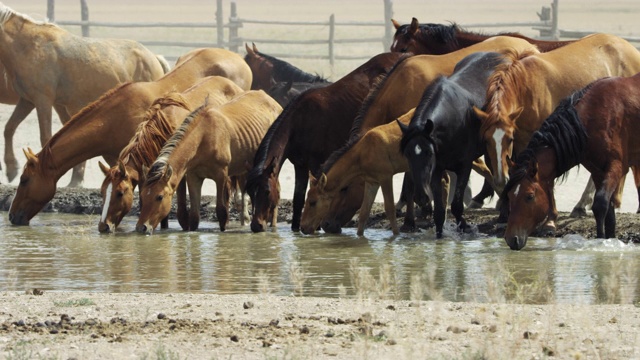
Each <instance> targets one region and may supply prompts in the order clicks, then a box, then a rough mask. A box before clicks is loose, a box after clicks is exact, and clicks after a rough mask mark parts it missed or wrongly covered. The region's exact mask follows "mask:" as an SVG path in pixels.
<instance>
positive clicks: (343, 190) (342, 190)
mask: <svg viewBox="0 0 640 360" xmlns="http://www.w3.org/2000/svg"><path fill="white" fill-rule="evenodd" d="M347 190H349V187H348V186H345V187H343V188H342V189H340V192H342V193H344V192H347Z"/></svg>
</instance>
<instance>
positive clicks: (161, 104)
mask: <svg viewBox="0 0 640 360" xmlns="http://www.w3.org/2000/svg"><path fill="white" fill-rule="evenodd" d="M242 92H244V90H243V89H242V88H240V87H239V86H238V85H236V84H235V83H234V82H232V81H231V80H229V79H227V78H223V77H221V76H208V77H206V78H203V79H202V80H200V81H198V82H197V83H196V84H194V85H193V86H192V87H190V88H189V89H187V90H185V91H184V92H182V93H177V92H172V93H168V94H167V95H165V96H163V97H160V98H158V99H156V100H155V101H154V102H153V104H152V105H151V106H150V107H149V109H148V110H147V112H146V113H145V115H144V120H143V121H142V122H141V123H140V125H138V129H137V131H136V134H135V135H134V136H133V138H131V141H130V142H129V144H128V145H127V146H126V147H125V148H124V149H123V150H122V152H120V156H119V157H118V162H117V164H116V165H114V166H113V167H111V168H108V167H106V166H105V165H103V164H102V162H100V168H101V170H102V172H103V173H104V174H105V179H104V181H103V182H102V187H101V193H102V203H103V209H102V216H101V218H100V222H99V224H98V230H99V231H100V232H101V233H108V232H113V231H115V229H116V227H117V226H118V225H119V224H120V222H121V221H122V218H123V217H124V216H125V215H126V214H128V213H129V211H131V206H132V205H133V192H134V190H135V188H136V186H137V185H138V183H139V182H140V174H141V173H142V167H143V166H147V167H148V166H151V163H152V162H153V161H154V160H155V159H156V158H157V157H158V154H159V153H160V149H162V146H163V145H164V143H165V142H166V141H167V139H169V137H171V135H173V132H174V131H175V129H176V128H177V127H178V125H180V123H181V122H182V121H183V120H184V118H185V117H186V116H187V115H189V113H190V112H191V111H192V108H195V107H196V106H195V105H199V104H201V103H203V102H204V100H205V98H206V99H207V101H208V103H209V104H210V105H212V106H216V105H221V104H224V103H226V102H227V101H229V100H231V99H232V98H233V97H235V96H237V95H238V94H240V93H242ZM178 198H179V199H180V200H184V194H179V196H178ZM180 203H181V202H180V201H179V204H180ZM178 209H179V210H181V207H180V206H179V207H178ZM179 213H180V211H179ZM180 215H183V214H182V213H180ZM178 221H179V222H180V224H181V225H183V224H185V225H184V227H185V228H186V221H185V219H184V218H183V217H182V216H178ZM162 227H163V228H166V227H167V223H166V219H164V220H163V222H162Z"/></svg>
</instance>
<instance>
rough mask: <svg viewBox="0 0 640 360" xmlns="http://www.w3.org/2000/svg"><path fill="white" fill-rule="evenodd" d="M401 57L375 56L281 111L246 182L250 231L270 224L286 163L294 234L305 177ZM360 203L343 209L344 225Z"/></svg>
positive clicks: (337, 144)
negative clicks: (290, 168) (291, 186)
mask: <svg viewBox="0 0 640 360" xmlns="http://www.w3.org/2000/svg"><path fill="white" fill-rule="evenodd" d="M406 56H407V55H403V54H399V53H384V54H379V55H376V56H374V57H373V58H371V59H370V60H369V61H367V62H366V63H364V64H363V65H361V66H359V67H358V68H357V69H355V70H353V71H352V72H351V73H349V74H347V75H345V76H344V77H343V78H342V79H340V80H338V81H336V82H334V83H332V84H330V85H327V86H325V87H322V88H315V89H311V90H308V91H306V92H304V93H302V94H301V95H300V96H298V97H296V98H295V99H294V100H293V101H292V102H290V103H289V104H288V105H287V106H286V107H285V109H284V110H283V112H282V114H281V115H280V116H279V117H278V119H277V120H276V121H275V122H274V124H273V125H272V126H271V128H269V131H268V132H267V134H266V135H265V137H264V140H263V141H262V143H261V144H260V148H259V149H258V152H257V153H256V158H255V161H254V167H253V169H252V170H251V171H250V172H249V175H248V178H247V192H248V193H249V196H250V197H251V202H252V206H253V216H252V220H251V230H252V231H254V232H259V231H264V230H265V227H266V222H267V221H270V220H271V219H273V215H274V210H275V209H276V208H277V206H278V202H279V200H280V190H279V185H278V175H279V174H280V169H281V166H282V164H283V163H284V161H285V160H287V159H288V160H289V161H290V162H291V163H292V164H293V166H294V168H295V189H294V194H293V219H292V222H291V228H292V229H293V230H294V231H298V229H299V228H300V215H301V213H302V207H303V205H304V197H305V192H306V190H307V184H308V182H309V171H310V170H311V171H312V172H316V171H318V170H319V169H320V164H322V163H323V162H324V161H325V160H326V159H327V157H328V156H329V155H330V154H331V152H332V151H333V150H335V149H337V148H339V147H340V146H342V144H344V143H345V142H346V141H347V137H348V133H349V129H350V128H351V125H352V123H353V119H354V118H355V117H356V115H357V113H358V109H359V108H360V106H361V105H362V101H363V100H364V98H365V97H366V96H367V94H368V93H369V90H370V89H371V88H372V87H373V84H374V83H375V82H376V79H377V78H378V77H379V76H380V75H384V74H386V73H387V72H388V71H389V70H390V69H391V68H392V67H393V65H394V64H395V63H396V62H397V61H398V60H399V59H401V58H403V57H406ZM361 202H362V195H360V203H361ZM360 203H358V202H357V201H356V202H355V203H353V204H354V205H353V206H352V207H351V208H350V209H348V212H349V213H350V215H348V216H347V217H346V219H344V221H345V222H346V221H347V220H350V219H351V217H353V215H354V214H355V211H357V209H358V208H359V207H360Z"/></svg>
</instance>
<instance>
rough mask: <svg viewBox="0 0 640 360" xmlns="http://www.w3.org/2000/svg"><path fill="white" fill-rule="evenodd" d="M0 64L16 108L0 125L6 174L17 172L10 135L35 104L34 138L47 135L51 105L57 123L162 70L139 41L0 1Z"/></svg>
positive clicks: (76, 181)
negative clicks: (43, 17) (48, 19)
mask: <svg viewBox="0 0 640 360" xmlns="http://www.w3.org/2000/svg"><path fill="white" fill-rule="evenodd" d="M0 62H1V63H2V64H3V66H4V67H5V72H4V74H5V77H6V78H7V80H8V82H9V83H10V84H11V86H12V89H13V90H14V91H15V92H16V93H17V95H18V96H19V99H18V101H17V104H16V107H15V109H14V111H13V113H12V114H11V116H10V117H9V120H8V121H7V123H6V124H5V130H4V139H5V143H4V147H5V152H4V160H5V163H6V165H7V170H6V171H7V178H8V179H9V181H12V180H13V179H14V178H15V177H16V176H17V175H18V169H19V167H18V161H17V159H16V157H15V154H14V152H13V151H14V150H13V136H14V134H15V132H16V129H17V127H18V125H20V123H21V122H22V121H23V120H24V119H25V118H26V117H27V115H29V113H30V112H31V111H32V110H33V109H34V108H35V109H36V111H37V113H38V125H39V128H40V142H41V144H42V145H44V144H45V143H46V142H47V140H49V139H50V138H51V115H52V114H51V109H52V108H55V110H56V112H57V113H58V115H59V116H60V120H61V122H62V123H63V124H64V123H66V122H67V121H68V120H69V119H70V117H71V116H72V115H74V114H76V113H77V112H78V111H80V110H81V109H82V108H83V107H84V106H86V105H87V104H89V103H90V102H92V101H94V100H96V99H97V98H98V97H100V95H102V94H103V93H105V92H106V91H107V90H109V89H111V88H113V87H115V86H116V85H118V84H121V83H123V82H129V81H154V80H157V79H158V78H160V77H161V76H162V75H163V74H164V73H165V70H167V69H168V64H167V63H166V60H162V62H161V60H160V58H159V57H157V56H156V55H154V54H153V53H152V52H151V51H150V50H149V49H147V48H146V47H144V46H143V45H142V44H140V43H138V42H136V41H133V40H125V39H95V38H83V37H79V36H76V35H74V34H71V33H69V32H68V31H66V30H64V29H62V28H60V27H58V26H57V25H55V24H50V23H43V22H38V21H35V20H33V19H31V18H30V17H29V16H27V15H24V14H20V13H18V12H16V11H14V10H13V9H11V8H9V7H8V6H6V5H4V4H2V3H0ZM83 177H84V164H81V165H79V166H77V167H76V168H75V169H74V171H73V175H72V177H71V182H70V183H69V186H81V185H82V182H83Z"/></svg>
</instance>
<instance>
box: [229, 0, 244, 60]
mask: <svg viewBox="0 0 640 360" xmlns="http://www.w3.org/2000/svg"><path fill="white" fill-rule="evenodd" d="M241 26H242V24H240V23H239V22H238V12H237V9H236V2H235V0H232V1H231V15H230V16H229V50H231V51H233V52H238V28H239V27H241Z"/></svg>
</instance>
